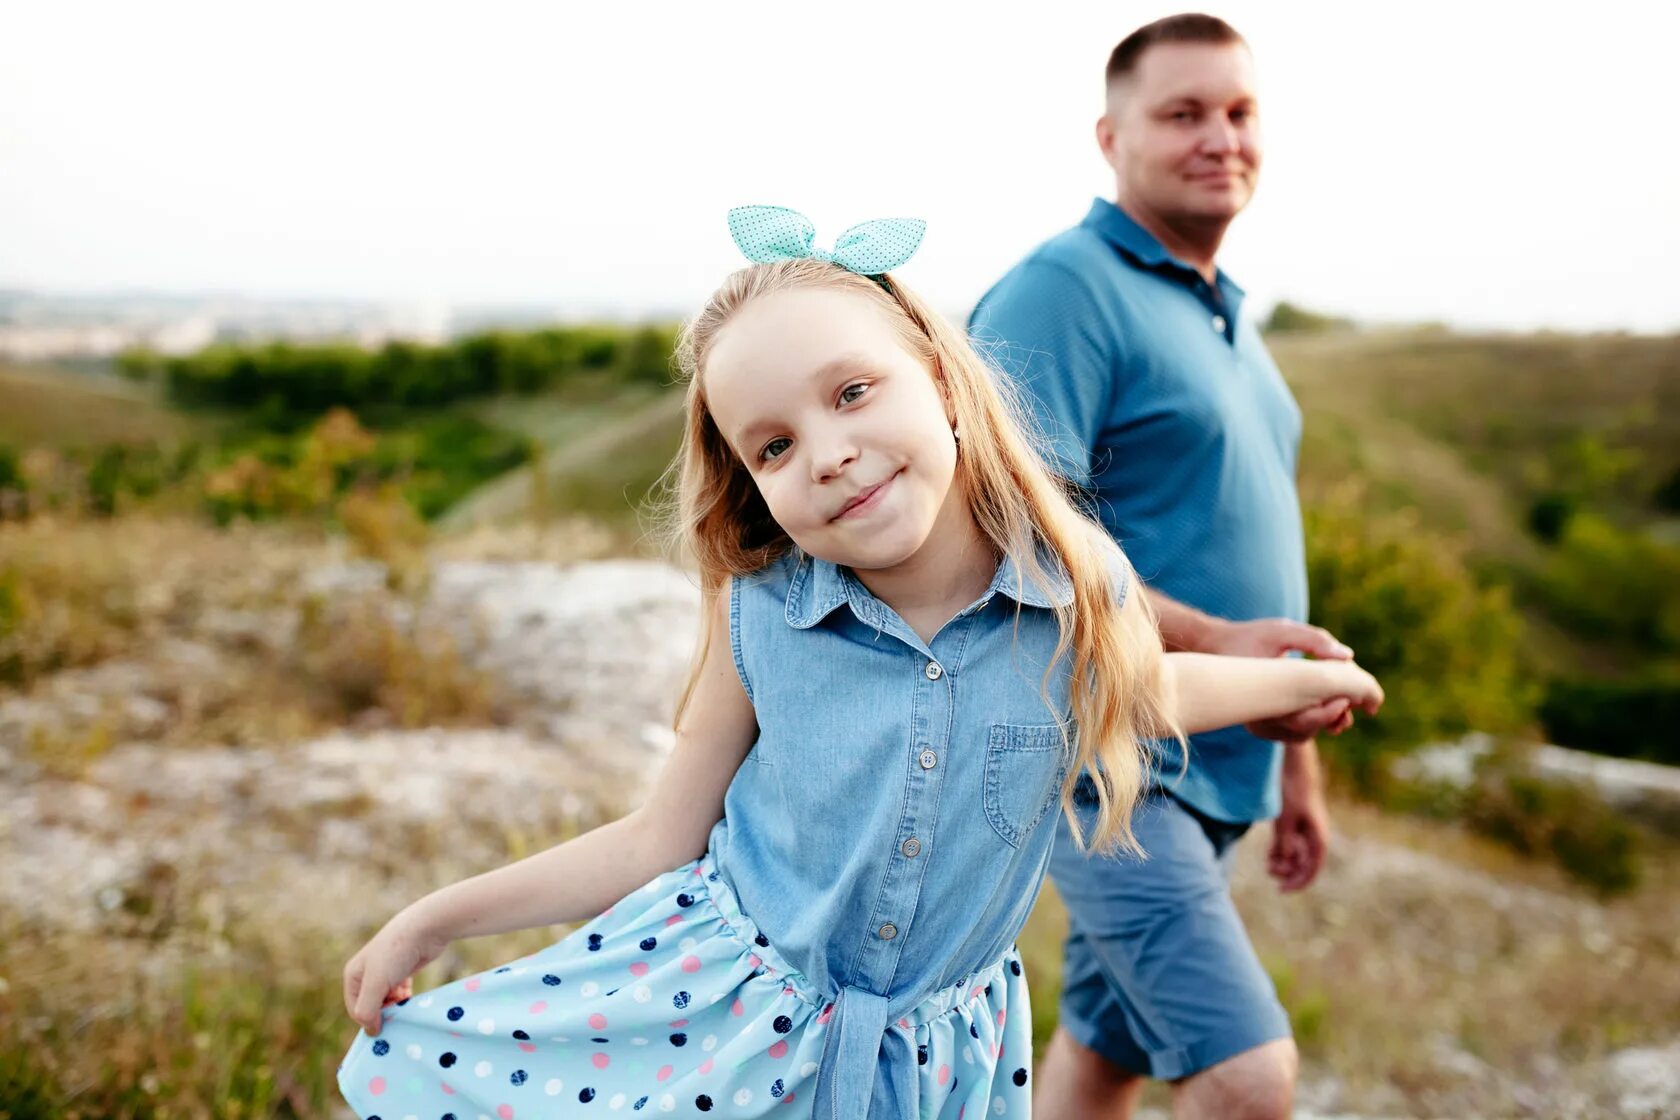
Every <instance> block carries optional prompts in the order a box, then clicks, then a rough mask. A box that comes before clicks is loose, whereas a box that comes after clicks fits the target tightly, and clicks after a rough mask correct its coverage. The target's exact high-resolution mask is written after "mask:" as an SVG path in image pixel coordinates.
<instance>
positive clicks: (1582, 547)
mask: <svg viewBox="0 0 1680 1120" xmlns="http://www.w3.org/2000/svg"><path fill="white" fill-rule="evenodd" d="M1535 590H1536V592H1537V593H1538V594H1539V596H1540V597H1541V599H1542V600H1543V601H1544V603H1545V606H1546V608H1547V610H1548V613H1550V614H1551V615H1552V616H1553V617H1555V618H1557V619H1558V620H1559V621H1561V622H1563V623H1565V624H1566V625H1568V626H1570V627H1572V628H1573V629H1575V630H1577V631H1579V632H1580V633H1583V634H1586V635H1589V636H1592V637H1598V638H1609V639H1615V640H1620V641H1626V642H1632V643H1635V644H1637V645H1639V646H1642V647H1644V648H1646V649H1648V650H1651V651H1655V652H1666V651H1680V547H1676V546H1674V545H1672V544H1666V543H1664V542H1662V541H1660V540H1657V539H1656V538H1654V537H1652V536H1649V535H1647V534H1645V533H1641V532H1637V531H1630V530H1625V529H1620V528H1617V527H1616V526H1615V525H1612V524H1611V523H1610V522H1609V521H1607V520H1605V519H1604V518H1602V517H1599V516H1598V515H1596V514H1593V513H1590V512H1587V511H1585V510H1583V511H1581V512H1579V513H1577V514H1576V515H1575V516H1574V517H1572V518H1571V519H1570V521H1569V524H1568V526H1567V527H1566V528H1565V529H1564V532H1563V536H1562V538H1561V539H1560V540H1559V541H1558V545H1557V547H1556V548H1555V549H1553V550H1552V553H1551V555H1550V556H1549V557H1548V558H1547V561H1546V565H1545V567H1544V569H1543V570H1542V571H1541V572H1540V574H1539V577H1538V579H1537V581H1536V586H1535Z"/></svg>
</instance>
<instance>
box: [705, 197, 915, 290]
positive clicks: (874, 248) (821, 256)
mask: <svg viewBox="0 0 1680 1120" xmlns="http://www.w3.org/2000/svg"><path fill="white" fill-rule="evenodd" d="M926 229H927V223H926V222H925V221H923V220H922V219H920V218H876V219H874V220H873V221H868V222H859V223H858V224H857V225H855V226H853V227H851V228H850V229H848V230H847V231H846V232H845V233H842V234H841V235H840V236H839V237H838V238H837V239H836V240H835V242H834V248H833V250H832V251H830V250H825V249H819V248H817V247H816V246H814V245H813V244H812V243H811V242H812V240H813V239H814V238H815V236H816V232H817V231H816V228H815V227H814V226H812V225H811V219H809V218H807V217H806V216H805V215H803V214H801V213H800V212H799V211H797V210H789V209H788V208H787V207H785V206H737V207H735V208H734V209H732V210H730V211H729V235H730V236H731V237H733V238H734V239H735V244H736V245H737V246H739V247H740V250H741V252H743V253H745V254H746V257H747V259H748V260H750V261H752V262H753V263H754V264H763V263H765V262H767V261H780V260H790V259H795V258H800V257H807V258H811V259H814V260H819V261H829V262H831V263H833V264H837V265H839V266H840V267H841V268H844V269H846V270H847V271H849V272H856V273H858V274H859V275H862V276H870V277H879V276H880V274H881V273H883V272H887V271H890V270H891V269H895V268H897V267H898V266H899V265H901V264H903V263H904V262H905V261H907V260H909V259H910V258H911V256H912V255H914V254H915V252H916V247H917V246H918V245H920V244H921V243H922V234H923V232H924V231H926Z"/></svg>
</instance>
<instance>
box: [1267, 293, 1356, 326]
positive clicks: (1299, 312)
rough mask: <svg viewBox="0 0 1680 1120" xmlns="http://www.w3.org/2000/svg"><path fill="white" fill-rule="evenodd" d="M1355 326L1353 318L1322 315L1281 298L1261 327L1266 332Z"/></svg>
mask: <svg viewBox="0 0 1680 1120" xmlns="http://www.w3.org/2000/svg"><path fill="white" fill-rule="evenodd" d="M1351 326H1353V321H1352V320H1351V319H1342V318H1338V317H1337V316H1334V315H1322V314H1320V313H1318V312H1316V311H1308V310H1307V309H1306V308H1304V307H1299V306H1297V305H1295V304H1293V303H1290V302H1289V301H1287V300H1279V301H1278V304H1277V306H1276V307H1274V308H1272V313H1271V315H1270V316H1269V317H1267V319H1266V322H1265V325H1264V326H1263V327H1262V328H1261V329H1262V330H1264V331H1266V333H1268V334H1271V333H1273V332H1284V331H1295V332H1298V333H1307V332H1310V331H1328V330H1339V329H1345V328H1347V327H1351Z"/></svg>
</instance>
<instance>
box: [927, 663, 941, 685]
mask: <svg viewBox="0 0 1680 1120" xmlns="http://www.w3.org/2000/svg"><path fill="white" fill-rule="evenodd" d="M944 675H945V670H943V669H941V668H940V667H939V662H937V661H929V662H928V663H927V679H928V680H930V681H936V680H938V679H939V678H940V677H943V676H944Z"/></svg>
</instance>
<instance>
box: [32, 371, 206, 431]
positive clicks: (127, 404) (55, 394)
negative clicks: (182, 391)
mask: <svg viewBox="0 0 1680 1120" xmlns="http://www.w3.org/2000/svg"><path fill="white" fill-rule="evenodd" d="M201 423H202V422H201V421H198V420H197V419H196V418H189V417H187V416H185V415H184V414H182V413H180V412H179V411H176V410H174V409H171V408H170V407H169V406H168V405H167V404H165V403H164V402H162V401H161V400H160V399H159V395H158V394H157V393H156V392H155V391H154V390H153V389H151V388H150V387H148V386H145V385H137V384H135V383H133V382H129V381H123V380H119V379H118V378H116V377H111V376H99V375H93V374H82V373H74V372H71V371H67V370H61V369H55V368H51V367H42V366H24V365H8V364H0V443H6V444H11V445H12V446H14V447H17V448H26V447H53V448H68V447H85V446H99V445H104V444H110V443H141V442H145V441H147V440H165V441H168V440H175V439H180V438H183V437H185V436H187V435H189V434H190V433H192V432H193V431H195V430H196V429H198V428H199V427H200V426H201Z"/></svg>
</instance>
